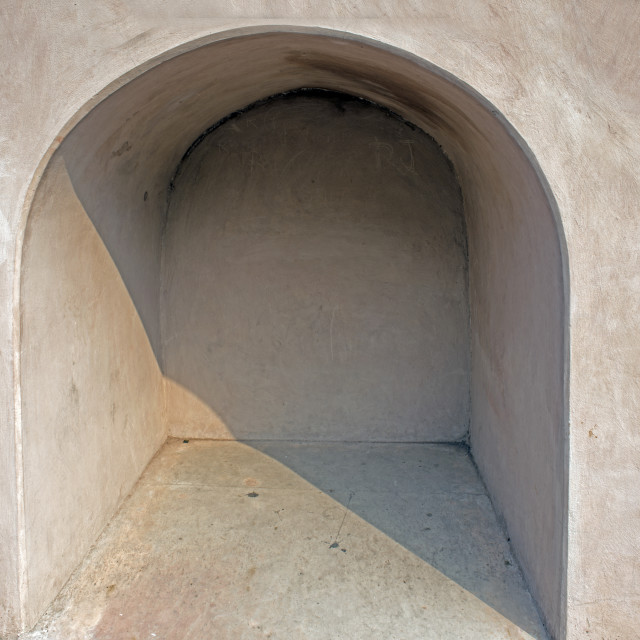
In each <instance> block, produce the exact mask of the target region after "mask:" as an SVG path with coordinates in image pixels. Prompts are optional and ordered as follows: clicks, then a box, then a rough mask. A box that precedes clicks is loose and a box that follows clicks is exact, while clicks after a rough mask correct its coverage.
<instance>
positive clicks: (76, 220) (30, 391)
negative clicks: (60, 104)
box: [22, 156, 166, 624]
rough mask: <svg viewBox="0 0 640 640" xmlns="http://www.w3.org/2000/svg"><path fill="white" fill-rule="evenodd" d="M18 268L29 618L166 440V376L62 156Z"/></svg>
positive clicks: (39, 202) (52, 169) (41, 197)
mask: <svg viewBox="0 0 640 640" xmlns="http://www.w3.org/2000/svg"><path fill="white" fill-rule="evenodd" d="M22 267H23V280H22V286H23V296H22V300H23V307H22V331H23V336H24V342H23V345H24V346H25V350H24V351H23V353H22V375H23V379H22V381H23V385H22V402H23V409H22V415H23V419H24V424H25V431H24V453H25V455H24V484H25V520H26V532H25V533H26V539H25V551H26V556H27V558H28V559H29V563H28V566H27V567H26V581H27V584H28V589H29V591H28V594H29V598H28V603H27V609H26V615H27V619H28V620H29V621H30V624H33V623H34V622H35V621H36V620H37V619H38V616H39V615H40V614H41V612H42V610H43V609H44V608H45V607H46V606H47V605H48V603H49V602H51V599H52V598H54V597H55V596H56V594H57V593H58V591H59V590H60V588H61V587H62V585H63V584H64V583H65V582H66V580H67V577H68V575H69V573H70V572H71V571H73V569H74V567H75V566H76V565H77V564H78V562H80V560H81V559H82V557H83V556H84V555H85V553H86V552H87V550H88V549H89V547H90V545H91V544H92V543H93V541H94V540H95V538H96V536H97V535H98V534H99V533H100V531H101V530H102V528H103V527H104V525H105V523H106V522H107V521H108V519H109V518H110V517H111V516H112V515H113V513H114V512H115V510H116V507H117V506H118V505H119V503H120V502H121V501H122V499H123V498H124V497H125V496H126V495H127V494H128V493H129V491H130V490H131V488H132V487H133V485H134V483H135V482H136V480H137V479H138V477H139V476H140V473H141V472H142V470H143V469H144V468H145V466H146V465H147V463H148V461H149V459H150V458H151V456H152V455H153V454H154V453H155V452H156V451H157V449H158V447H159V446H160V444H161V443H162V442H163V441H164V439H165V438H166V432H165V425H164V420H163V414H162V392H163V385H162V375H161V373H160V370H159V368H158V365H157V363H156V361H155V358H154V356H153V352H152V351H151V348H150V346H149V342H148V340H147V338H146V334H145V331H144V328H143V327H142V324H141V322H140V319H139V317H138V314H137V312H136V309H135V307H134V306H133V304H132V303H131V298H130V297H129V295H128V293H127V290H126V289H125V287H124V284H123V283H122V280H121V279H120V276H119V275H118V271H117V269H116V268H115V266H114V264H113V261H112V260H111V257H110V256H109V254H108V253H107V251H106V249H105V247H104V245H103V243H102V241H101V240H100V237H99V236H98V234H97V232H96V230H95V228H94V227H93V225H92V224H91V221H90V220H89V219H88V218H87V215H86V213H85V212H84V210H83V208H82V205H81V204H80V202H79V200H78V198H77V196H76V194H75V193H74V191H73V187H72V185H71V182H70V180H69V176H68V174H67V171H66V167H65V164H64V161H63V159H62V158H61V157H60V156H57V157H56V158H55V159H54V160H53V161H52V162H51V163H50V166H49V169H48V172H47V177H46V178H45V180H44V181H43V185H42V188H41V189H40V191H39V192H38V196H37V197H36V200H35V202H34V209H33V212H32V215H31V217H30V220H29V227H28V228H27V232H26V237H25V253H24V258H23V262H22Z"/></svg>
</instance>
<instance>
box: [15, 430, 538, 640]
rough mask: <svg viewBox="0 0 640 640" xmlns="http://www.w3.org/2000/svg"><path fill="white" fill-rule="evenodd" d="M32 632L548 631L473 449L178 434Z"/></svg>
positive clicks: (483, 635) (312, 635)
mask: <svg viewBox="0 0 640 640" xmlns="http://www.w3.org/2000/svg"><path fill="white" fill-rule="evenodd" d="M21 638H23V639H24V640H27V639H29V640H36V639H39V638H52V639H53V638H55V639H60V640H62V639H64V640H74V639H76V638H78V639H80V638H83V639H84V638H87V639H88V638H91V639H93V638H95V639H100V640H109V639H123V640H124V639H126V640H131V639H133V638H135V639H139V640H141V639H147V638H163V639H174V638H175V639H186V638H193V639H203V638H215V639H216V640H223V639H229V640H240V639H245V638H246V639H249V638H274V639H275V638H282V639H297V638H305V639H323V640H326V639H336V640H338V639H349V640H357V639H359V638H362V639H367V640H370V639H372V638H380V639H382V638H384V639H385V640H387V639H393V638H397V639H402V640H409V639H413V638H415V639H418V638H419V639H421V640H425V639H434V640H436V639H437V640H444V639H449V638H451V639H454V638H455V639H456V640H463V639H470V638H477V639H482V640H486V639H487V638H492V639H493V638H496V639H498V638H511V639H513V638H536V639H537V640H542V639H546V638H547V636H546V635H545V633H544V631H543V628H542V625H541V623H540V620H539V618H538V616H537V614H536V611H535V607H534V605H533V603H532V600H531V598H530V596H529V594H528V592H527V590H526V588H525V586H524V583H523V580H522V577H521V575H520V571H519V569H518V567H517V565H516V563H515V561H514V559H513V557H512V555H511V553H510V551H509V546H508V543H507V541H506V540H505V538H504V535H503V533H502V531H501V530H500V528H499V526H498V524H497V522H496V517H495V515H494V513H493V510H492V507H491V504H490V502H489V499H488V497H487V495H486V492H485V489H484V487H483V485H482V482H481V481H480V479H479V477H478V475H477V472H476V470H475V467H474V465H473V463H472V461H471V459H470V457H469V455H468V453H467V451H466V449H465V448H463V447H458V446H455V445H421V444H360V443H294V442H251V443H239V442H217V441H209V440H191V441H190V442H183V441H182V440H175V439H171V440H169V441H168V442H167V444H166V445H165V446H164V447H163V448H162V449H161V450H160V452H159V454H158V455H157V456H156V457H155V458H154V460H153V461H152V462H151V464H150V465H149V467H148V468H147V470H146V471H145V473H144V475H143V476H142V478H141V480H140V482H139V483H138V485H137V486H136V488H135V490H134V491H133V493H132V494H131V496H130V497H129V498H128V499H127V500H126V501H125V503H124V504H123V506H122V507H121V509H120V510H119V512H118V513H117V515H116V516H115V517H114V518H113V520H112V521H111V522H110V524H109V525H108V526H107V527H106V529H105V530H104V532H103V534H102V536H101V537H100V539H99V540H98V542H97V543H96V545H95V547H94V548H93V549H92V551H91V552H90V553H89V554H88V556H87V557H86V559H85V561H84V562H83V563H82V565H81V566H80V567H79V568H78V570H77V571H76V572H75V573H74V575H73V576H72V578H71V579H70V581H69V582H68V583H67V585H66V587H65V588H64V589H63V591H62V592H61V594H60V595H59V597H58V598H57V599H56V601H55V602H54V603H53V604H52V605H51V607H50V608H49V610H48V611H47V612H46V614H45V615H44V616H43V618H42V619H41V620H40V622H39V623H38V625H37V626H36V628H35V629H34V630H33V631H31V632H30V633H27V634H23V636H21Z"/></svg>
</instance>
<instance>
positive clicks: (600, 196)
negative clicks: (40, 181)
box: [0, 0, 640, 639]
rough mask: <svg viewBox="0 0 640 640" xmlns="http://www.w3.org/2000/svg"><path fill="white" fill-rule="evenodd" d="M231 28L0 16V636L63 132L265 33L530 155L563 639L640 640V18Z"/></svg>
mask: <svg viewBox="0 0 640 640" xmlns="http://www.w3.org/2000/svg"><path fill="white" fill-rule="evenodd" d="M225 4H228V3H225ZM178 11H180V14H181V15H177V13H178ZM226 12H227V13H226V16H225V15H223V14H222V13H220V12H218V13H217V14H216V12H215V11H213V10H212V7H211V3H205V2H204V1H203V2H193V3H188V4H187V5H186V6H183V7H181V8H180V9H179V10H178V9H177V8H176V6H175V5H169V4H168V3H152V2H149V1H146V0H138V1H137V2H135V3H131V2H129V3H124V2H119V1H115V0H114V1H112V2H108V3H101V4H100V5H96V3H92V2H88V1H86V2H85V1H82V2H75V3H74V2H70V1H69V2H67V1H57V2H53V3H49V4H47V5H43V4H42V3H39V2H35V1H33V2H31V1H27V2H19V3H18V2H12V3H5V5H4V6H3V7H2V8H0V30H2V38H1V39H0V43H1V44H0V47H1V48H2V55H1V59H2V60H3V63H2V64H3V73H2V84H3V91H2V94H1V97H0V101H1V108H0V213H1V215H0V260H1V261H2V266H3V269H2V271H1V273H0V300H1V301H2V303H1V304H2V306H1V307H0V319H1V320H2V321H1V322H0V407H2V414H3V416H4V418H3V420H2V423H1V427H0V444H1V446H0V451H1V452H2V453H1V455H2V463H3V464H2V466H1V467H0V473H1V474H2V476H1V482H0V486H1V487H2V491H0V508H1V512H2V513H3V514H4V515H3V517H2V518H0V540H1V542H2V546H3V554H2V556H1V557H0V562H1V563H2V564H1V565H0V576H2V578H1V579H0V600H1V601H2V606H3V613H2V616H0V620H1V622H0V631H4V630H8V629H10V628H16V627H18V626H19V625H20V616H21V613H20V608H21V607H20V602H21V598H20V593H21V592H22V595H23V598H22V601H23V603H24V602H25V600H24V594H25V584H26V579H25V576H24V575H23V576H20V575H19V571H18V566H19V563H18V562H16V559H17V558H23V559H24V556H25V554H26V548H27V541H26V535H25V534H26V529H25V522H24V514H23V513H22V512H21V505H24V504H25V502H24V501H23V500H22V499H21V492H22V487H23V478H22V468H23V467H22V448H21V447H22V440H21V438H22V429H21V424H22V422H21V419H20V418H21V416H20V410H21V407H22V403H21V402H20V396H19V392H20V389H19V386H18V385H17V379H18V378H17V375H16V374H18V373H19V372H20V361H19V345H20V341H19V324H17V323H18V322H19V313H18V306H17V305H18V303H19V299H20V297H19V293H20V288H19V279H18V278H17V274H18V273H19V265H20V259H21V248H22V240H21V238H22V234H23V232H24V227H25V219H26V211H27V210H28V208H29V206H30V200H31V197H32V193H31V187H30V185H33V184H35V181H34V178H35V179H36V180H37V178H38V176H39V171H41V169H42V168H43V167H44V164H45V163H44V162H43V161H42V159H43V157H45V156H46V154H47V153H48V150H50V149H52V147H55V145H57V144H59V143H60V142H61V140H62V139H61V138H58V136H60V135H61V133H62V135H65V134H66V133H67V132H68V127H67V123H68V122H69V121H70V120H71V119H73V118H75V119H76V120H75V121H74V123H75V122H77V118H78V117H79V116H78V114H79V113H83V112H86V111H87V105H89V104H90V103H91V101H92V100H93V101H94V102H95V101H96V100H97V98H96V96H98V95H99V94H100V92H103V91H104V88H105V87H107V86H108V85H109V83H111V82H116V83H121V82H122V81H123V80H122V79H121V77H122V76H123V74H127V73H129V72H130V70H131V69H134V68H135V67H137V66H138V65H142V64H145V63H147V62H148V61H149V60H151V59H152V58H153V57H154V56H157V55H161V54H162V53H163V52H165V51H167V50H169V49H171V48H173V47H176V46H180V45H182V44H183V43H186V42H188V41H191V40H193V39H195V38H198V37H205V36H208V35H209V34H211V33H215V32H217V31H222V30H224V29H230V28H239V27H248V26H251V25H264V24H269V23H271V24H280V25H281V24H288V25H293V24H299V25H306V26H309V27H314V28H315V27H326V28H330V29H337V30H341V31H347V32H351V33H355V34H359V35H362V36H365V37H369V38H373V39H376V40H379V41H381V42H386V43H388V44H392V45H394V46H396V47H399V48H401V49H404V50H406V51H409V52H411V53H414V54H416V55H417V56H420V57H421V58H423V59H425V60H427V61H430V62H432V63H434V64H436V65H439V66H440V67H442V68H444V69H445V70H447V71H449V72H451V73H453V74H454V75H455V76H457V77H458V78H460V79H461V80H463V81H465V82H467V83H469V84H470V85H471V86H472V87H474V88H475V89H476V90H477V91H479V92H480V93H481V94H482V95H483V96H485V97H486V98H487V99H488V100H490V101H491V102H492V103H493V104H494V105H495V106H496V107H497V109H499V110H500V111H501V112H502V114H504V116H505V117H506V118H507V120H509V121H510V122H511V123H512V124H513V125H514V126H515V128H516V129H517V131H518V132H519V133H520V135H521V136H522V137H523V138H524V140H525V141H526V143H527V144H528V145H529V147H530V148H531V150H532V152H533V153H534V154H535V157H536V159H537V161H538V162H539V163H540V166H541V168H542V170H543V172H544V174H545V176H546V178H547V180H548V181H549V184H550V186H551V189H552V191H553V193H554V196H555V198H556V200H557V203H558V208H559V212H560V215H561V220H562V225H563V228H564V233H565V236H566V242H567V251H568V259H569V269H570V282H569V283H568V284H569V285H570V289H571V315H570V323H569V324H570V344H568V345H567V347H569V348H570V353H571V359H570V367H569V371H570V377H569V383H570V389H569V390H570V395H569V398H570V405H569V407H568V418H569V420H568V422H569V427H570V476H569V481H568V482H569V525H568V583H567V594H568V602H567V634H566V635H567V637H569V638H572V639H577V638H584V637H588V636H587V634H591V635H592V636H594V637H604V638H608V637H611V638H616V637H619V638H632V637H634V635H635V634H636V631H637V626H638V622H639V621H638V613H637V612H638V611H639V610H640V593H639V591H638V576H640V540H639V535H638V531H639V530H640V526H639V525H640V522H639V520H640V505H639V504H638V500H639V498H638V493H637V491H634V490H629V488H630V487H637V486H638V483H639V482H640V480H639V475H640V468H639V464H638V460H640V430H639V429H638V428H637V415H638V409H639V408H640V389H639V388H638V379H640V353H639V350H640V343H639V342H638V340H637V318H638V315H639V312H640V282H639V281H638V276H637V273H638V267H639V264H638V263H639V261H640V259H639V252H638V241H639V240H640V217H639V216H638V214H637V202H638V201H640V186H639V184H638V178H637V167H638V165H639V164H640V142H639V141H638V138H637V135H636V134H635V132H636V131H637V127H638V110H639V107H638V105H639V104H640V95H639V94H640V89H639V87H640V82H638V73H639V69H640V63H639V60H638V55H639V54H638V47H637V42H638V39H639V37H640V7H639V6H638V5H637V3H635V2H632V1H628V2H625V1H624V0H622V1H621V2H618V3H613V4H606V5H603V4H602V3H599V2H596V1H595V0H594V1H593V2H560V1H557V2H553V1H551V0H549V1H547V2H544V3H540V2H536V3H534V2H524V1H521V2H513V3H508V4H500V3H492V2H488V1H486V2H485V1H478V2H474V3H469V2H462V1H460V2H453V3H446V5H445V4H443V3H440V2H433V3H420V4H419V5H418V4H417V3H409V2H407V3H393V6H391V3H364V2H363V3H349V7H348V8H347V7H343V6H342V5H340V4H336V3H315V4H314V6H313V8H311V7H306V9H305V7H302V6H301V7H299V10H296V8H295V7H294V8H291V7H290V5H289V4H287V6H286V7H279V6H278V4H277V3H269V9H268V10H267V9H266V7H265V5H262V4H260V3H256V4H252V5H251V7H250V8H247V6H246V3H240V2H239V3H233V5H232V7H231V8H229V7H227V8H226ZM249 12H250V14H249ZM112 90H113V87H111V89H108V90H107V92H106V93H109V92H111V91H112ZM102 95H106V94H102ZM238 106H241V105H238ZM221 115H223V114H221ZM65 127H67V128H65ZM114 259H116V262H117V258H116V257H114ZM118 267H119V268H122V266H121V265H118ZM131 268H133V267H131ZM123 271H124V269H123ZM123 279H124V280H125V283H127V284H128V280H127V277H125V275H123ZM128 286H130V287H131V288H133V287H132V285H130V284H128ZM130 293H131V290H130ZM140 315H141V316H144V314H143V313H141V314H140ZM143 320H144V317H143ZM147 330H148V331H149V333H150V334H151V333H152V331H151V330H149V328H148V327H147ZM551 446H553V442H551ZM524 454H525V455H526V451H525V452H524ZM25 460H26V459H25ZM23 566H24V563H23ZM554 631H555V633H556V635H557V636H558V637H562V636H563V635H564V633H563V630H562V629H561V628H556V629H554Z"/></svg>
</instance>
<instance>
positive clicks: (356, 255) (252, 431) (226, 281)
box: [160, 92, 470, 442]
mask: <svg viewBox="0 0 640 640" xmlns="http://www.w3.org/2000/svg"><path fill="white" fill-rule="evenodd" d="M466 266H467V265H466V234H465V229H464V221H463V217H462V201H461V195H460V190H459V186H458V184H457V181H456V179H455V177H454V175H453V171H452V168H451V166H450V165H449V164H448V162H447V160H446V158H445V157H444V155H443V154H442V152H441V151H440V149H439V148H438V146H437V144H436V143H435V142H434V141H433V140H432V139H430V138H428V137H427V136H426V135H425V134H424V133H423V132H421V131H419V130H416V129H415V127H411V126H410V125H409V124H407V123H404V122H402V121H400V120H399V119H397V118H393V117H392V116H390V115H389V114H388V113H386V112H384V111H382V110H381V109H378V108H377V107H375V106H374V105H372V104H369V103H365V102H362V101H358V100H354V99H353V98H350V97H349V96H346V95H343V94H333V93H329V92H316V93H309V92H303V93H301V94H299V95H295V94H289V95H286V96H283V97H280V98H274V99H273V100H272V101H269V102H268V103H267V104H263V105H260V106H256V107H255V108H253V109H251V110H250V111H248V112H247V113H243V114H242V115H240V116H239V117H236V118H233V119H232V120H229V121H227V122H226V123H224V124H222V125H221V126H220V127H219V128H217V129H216V130H215V131H214V132H212V133H211V134H210V135H209V136H207V137H206V139H205V140H203V141H202V142H201V143H200V144H199V146H198V147H197V148H196V149H195V150H194V151H193V152H192V153H191V154H190V155H189V157H188V159H186V160H185V161H184V162H183V163H182V164H181V165H180V170H179V175H178V176H177V177H176V178H175V180H174V190H173V192H172V193H171V201H170V205H169V209H168V222H167V228H166V231H165V234H164V254H163V275H162V285H163V292H164V296H163V299H162V302H161V305H160V306H161V311H162V317H161V319H162V322H161V326H162V347H163V356H162V360H163V364H164V374H165V375H166V376H167V377H169V378H171V379H172V380H174V381H177V382H178V383H180V384H181V385H182V386H183V387H185V388H187V389H189V390H190V391H191V392H192V393H194V394H196V395H197V396H198V397H199V398H201V399H202V400H203V401H204V402H205V404H207V405H208V406H210V407H212V408H213V409H214V410H215V411H216V413H217V414H218V415H219V416H220V419H221V420H222V421H223V422H224V423H225V424H226V426H227V428H228V429H229V430H230V431H231V432H232V433H233V434H234V436H235V437H236V438H238V439H242V440H246V439H251V438H273V439H283V438H284V439H295V440H308V439H311V440H333V441H348V440H355V441H367V442H372V441H409V442H437V441H441V442H442V441H444V442H455V441H458V440H461V439H464V438H465V437H466V435H467V432H468V427H469V359H470V358H469V356H470V354H469V309H468V292H467V273H466ZM182 413H184V412H182ZM178 429H182V431H181V432H180V431H178V433H177V435H181V436H190V435H192V436H193V435H201V436H203V437H211V435H212V434H211V433H207V424H203V425H199V427H196V432H195V433H194V432H189V431H184V427H183V426H182V425H179V426H178Z"/></svg>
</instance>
